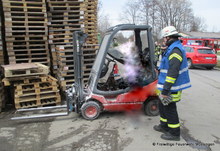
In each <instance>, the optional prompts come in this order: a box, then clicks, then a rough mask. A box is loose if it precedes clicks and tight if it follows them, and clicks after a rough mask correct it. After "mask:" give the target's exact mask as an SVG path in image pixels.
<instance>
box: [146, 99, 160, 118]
mask: <svg viewBox="0 0 220 151" xmlns="http://www.w3.org/2000/svg"><path fill="white" fill-rule="evenodd" d="M158 102H159V100H158V99H157V98H152V99H150V100H148V101H147V102H146V103H145V104H144V113H145V114H146V115H149V116H157V115H159V103H158Z"/></svg>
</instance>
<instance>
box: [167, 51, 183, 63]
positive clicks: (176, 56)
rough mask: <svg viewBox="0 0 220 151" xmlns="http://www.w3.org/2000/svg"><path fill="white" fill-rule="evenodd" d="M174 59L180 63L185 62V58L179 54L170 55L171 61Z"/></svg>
mask: <svg viewBox="0 0 220 151" xmlns="http://www.w3.org/2000/svg"><path fill="white" fill-rule="evenodd" d="M174 57H175V58H177V59H178V60H179V61H180V62H182V61H183V58H182V57H181V56H180V55H179V54H177V53H173V54H172V55H170V56H169V60H171V59H172V58H174Z"/></svg>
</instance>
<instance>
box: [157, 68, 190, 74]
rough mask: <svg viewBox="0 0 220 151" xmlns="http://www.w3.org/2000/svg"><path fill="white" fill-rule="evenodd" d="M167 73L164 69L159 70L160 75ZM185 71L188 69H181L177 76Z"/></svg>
mask: <svg viewBox="0 0 220 151" xmlns="http://www.w3.org/2000/svg"><path fill="white" fill-rule="evenodd" d="M167 71H168V70H166V69H161V70H160V72H161V73H167ZM186 71H188V67H186V68H183V69H182V70H180V71H179V74H182V73H183V72H186Z"/></svg>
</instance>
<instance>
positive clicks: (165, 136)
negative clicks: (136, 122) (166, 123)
mask: <svg viewBox="0 0 220 151" xmlns="http://www.w3.org/2000/svg"><path fill="white" fill-rule="evenodd" d="M160 137H161V138H162V139H164V140H170V141H180V136H174V135H172V134H170V133H169V132H168V133H165V134H162V135H161V136H160Z"/></svg>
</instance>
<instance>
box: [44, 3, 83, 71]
mask: <svg viewBox="0 0 220 151" xmlns="http://www.w3.org/2000/svg"><path fill="white" fill-rule="evenodd" d="M47 3H48V7H49V8H48V10H49V11H48V28H49V44H50V48H51V51H52V60H53V62H52V64H53V72H54V73H57V69H58V62H57V53H56V46H57V45H62V46H63V45H65V46H69V45H72V41H73V38H72V35H73V32H74V31H77V30H82V29H83V27H84V10H85V7H84V3H83V1H82V0H58V1H57V0H47Z"/></svg>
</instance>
